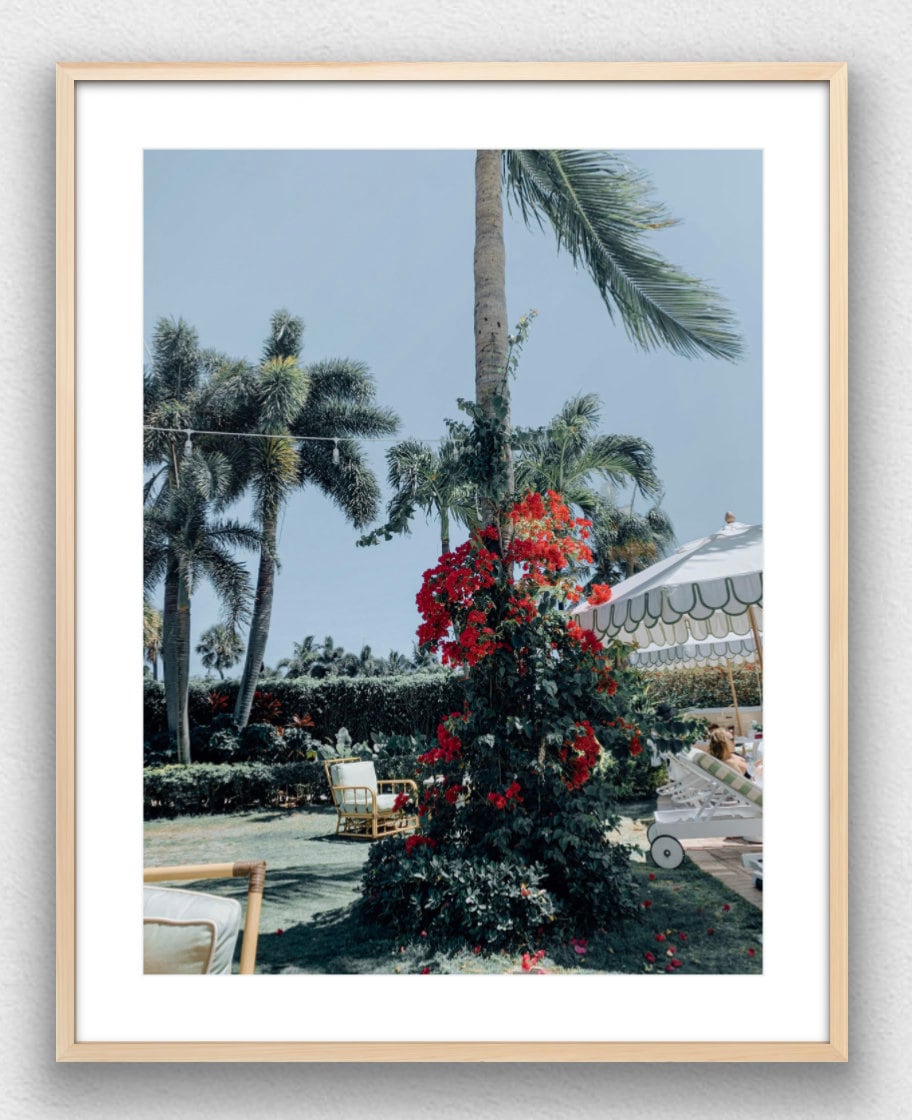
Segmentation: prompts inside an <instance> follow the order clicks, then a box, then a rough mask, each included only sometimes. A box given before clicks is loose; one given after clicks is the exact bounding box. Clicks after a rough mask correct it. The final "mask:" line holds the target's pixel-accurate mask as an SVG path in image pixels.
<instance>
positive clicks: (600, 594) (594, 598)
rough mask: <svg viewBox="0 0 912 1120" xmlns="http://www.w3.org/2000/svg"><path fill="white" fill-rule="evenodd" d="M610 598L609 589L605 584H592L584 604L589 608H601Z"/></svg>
mask: <svg viewBox="0 0 912 1120" xmlns="http://www.w3.org/2000/svg"><path fill="white" fill-rule="evenodd" d="M610 598H611V587H610V586H609V585H608V584H607V583H593V585H592V588H591V590H590V592H589V596H588V598H587V599H586V602H587V603H588V604H589V606H590V607H598V606H601V604H602V603H607V602H608V600H609V599H610Z"/></svg>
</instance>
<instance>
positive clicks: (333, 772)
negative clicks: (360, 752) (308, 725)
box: [323, 757, 418, 840]
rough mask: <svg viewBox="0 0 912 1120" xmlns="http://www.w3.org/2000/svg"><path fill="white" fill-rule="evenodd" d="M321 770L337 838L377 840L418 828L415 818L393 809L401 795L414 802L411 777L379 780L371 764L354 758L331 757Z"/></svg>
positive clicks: (415, 790)
mask: <svg viewBox="0 0 912 1120" xmlns="http://www.w3.org/2000/svg"><path fill="white" fill-rule="evenodd" d="M323 768H324V770H325V771H326V780H327V782H329V789H330V793H331V794H332V800H333V805H334V806H335V809H336V835H337V836H339V835H342V836H352V837H356V838H358V839H361V840H378V839H379V838H380V837H381V836H392V835H394V834H395V833H397V832H414V830H415V829H416V828H417V827H418V817H417V816H414V815H412V814H410V813H406V812H403V811H402V810H396V809H395V808H394V805H395V803H396V798H397V796H398V794H400V793H407V794H408V795H409V797H410V799H411V801H412V803H413V804H414V803H416V802H417V800H418V786H417V785H416V783H415V782H413V781H412V779H411V778H391V779H383V780H380V781H378V780H377V772H376V770H375V768H374V764H373V762H362V761H361V759H360V758H357V757H352V758H331V759H328V760H327V761H326V762H325V763H324V764H323Z"/></svg>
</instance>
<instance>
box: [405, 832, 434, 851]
mask: <svg viewBox="0 0 912 1120" xmlns="http://www.w3.org/2000/svg"><path fill="white" fill-rule="evenodd" d="M423 844H427V846H428V847H429V848H436V847H437V842H436V840H432V839H431V837H430V836H416V835H412V836H409V837H407V838H406V841H405V854H406V855H407V856H410V855H411V854H412V852H413V851H414V850H415V849H416V848H420V847H421V846H422V845H423Z"/></svg>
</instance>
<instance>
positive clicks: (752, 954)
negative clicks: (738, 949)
mask: <svg viewBox="0 0 912 1120" xmlns="http://www.w3.org/2000/svg"><path fill="white" fill-rule="evenodd" d="M747 955H748V956H749V957H755V956H756V955H757V950H756V949H748V950H747Z"/></svg>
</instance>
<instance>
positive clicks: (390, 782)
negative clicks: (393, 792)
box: [377, 778, 418, 795]
mask: <svg viewBox="0 0 912 1120" xmlns="http://www.w3.org/2000/svg"><path fill="white" fill-rule="evenodd" d="M381 786H391V787H393V788H394V789H395V787H396V786H411V788H412V789H413V790H414V791H415V794H416V795H417V793H418V786H417V785H416V784H415V782H413V781H412V779H411V778H383V779H382V780H381V781H379V782H377V789H378V790H379V789H380V787H381Z"/></svg>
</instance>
